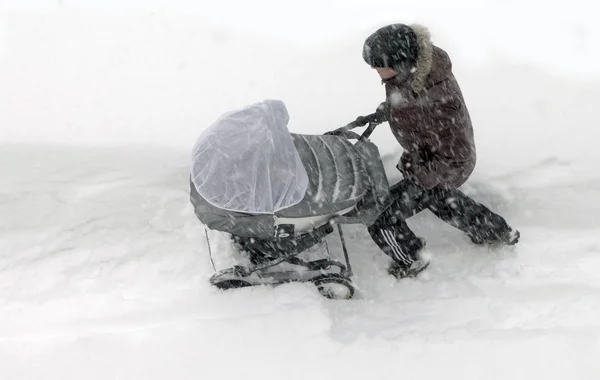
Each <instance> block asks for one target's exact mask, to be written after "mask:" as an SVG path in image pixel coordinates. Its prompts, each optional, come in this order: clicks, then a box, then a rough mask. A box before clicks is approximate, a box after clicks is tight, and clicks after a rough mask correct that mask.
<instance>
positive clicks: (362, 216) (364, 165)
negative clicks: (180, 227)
mask: <svg viewBox="0 0 600 380" xmlns="http://www.w3.org/2000/svg"><path fill="white" fill-rule="evenodd" d="M281 104H282V103H281ZM259 115H260V113H259ZM286 115H287V112H286ZM286 122H287V121H286ZM221 125H222V124H221ZM286 131H287V129H286ZM288 137H289V139H290V140H289V141H292V142H293V145H292V147H291V148H289V149H290V150H291V151H288V152H287V153H288V154H289V155H290V156H291V157H296V156H297V157H298V161H297V162H299V163H300V165H301V167H302V169H303V170H300V173H301V174H302V173H304V174H305V175H306V187H305V188H304V193H303V197H302V198H301V200H299V201H298V202H296V203H294V204H291V203H292V202H290V200H294V201H295V198H293V197H288V198H286V200H287V201H288V203H290V204H289V205H288V206H287V207H283V205H284V204H285V203H281V202H280V203H279V206H280V207H279V208H278V209H277V207H276V205H277V202H273V205H274V207H273V211H272V212H270V213H268V212H266V210H262V211H261V212H252V211H241V210H239V211H232V210H230V209H227V208H226V207H219V206H217V204H224V205H231V203H228V200H227V199H225V198H224V197H223V196H222V197H221V198H216V199H217V200H218V202H216V201H215V198H213V199H212V200H211V201H209V200H208V199H206V198H205V197H204V195H203V194H202V192H201V191H199V189H198V185H197V184H203V183H205V182H207V181H208V182H212V185H213V186H216V188H219V187H220V188H222V189H231V188H236V189H242V187H239V186H238V187H236V184H231V183H229V182H230V181H236V180H238V179H239V178H248V179H249V176H246V174H247V173H244V174H243V175H241V176H240V177H235V176H222V175H220V174H219V173H217V172H215V171H210V170H207V169H206V167H211V166H210V163H201V164H197V165H198V168H204V169H203V170H197V171H194V170H192V178H191V184H190V186H191V193H190V197H191V202H192V204H193V205H194V210H195V213H196V215H197V216H198V218H199V219H200V221H202V223H204V224H205V225H206V226H208V227H209V228H211V229H215V230H219V231H224V232H228V233H231V234H234V235H238V236H243V237H254V238H258V239H270V238H273V236H274V232H275V223H276V218H292V219H293V218H309V217H320V216H321V217H322V216H328V215H332V217H333V215H334V214H336V213H337V214H339V213H341V211H344V210H347V209H350V208H353V210H352V212H351V213H350V214H345V215H346V216H345V217H344V222H345V223H362V224H370V223H372V221H373V220H374V217H375V216H376V215H377V214H378V213H379V207H378V205H379V204H380V200H381V199H382V198H385V196H386V195H387V194H388V192H389V188H388V182H387V177H386V175H385V171H384V168H383V164H382V163H381V158H380V156H379V151H378V149H377V147H376V146H375V145H374V144H373V143H371V142H369V141H360V142H358V143H357V144H356V145H352V143H350V141H348V140H346V139H345V138H343V137H340V136H330V135H325V136H321V135H305V134H295V133H292V134H289V133H288ZM280 141H287V140H286V139H285V138H281V140H280ZM219 144H220V146H222V147H223V148H221V149H222V150H221V151H223V152H224V151H228V150H229V151H233V150H235V149H236V146H235V145H233V144H231V143H227V141H220V142H219ZM245 144H250V145H251V144H252V143H251V142H245ZM198 152H200V153H201V151H198ZM194 157H195V158H196V157H198V155H195V156H194ZM207 157H208V156H205V158H207ZM272 163H273V164H275V165H276V166H277V165H278V163H277V162H272ZM292 169H293V170H295V171H296V172H297V171H298V170H299V167H298V166H297V165H296V166H292ZM292 169H290V170H292ZM301 174H300V175H301ZM280 175H282V176H283V177H282V179H283V180H285V181H288V182H294V178H292V176H289V173H286V172H281V173H280ZM206 176H212V177H211V178H206ZM273 180H278V178H274V179H273ZM301 180H302V178H299V179H298V178H296V181H295V182H294V183H295V184H296V185H297V186H296V187H295V189H296V190H297V189H298V188H302V186H300V185H301V184H302V183H303V182H302V181H301ZM204 190H205V189H204ZM254 190H255V189H253V188H251V187H249V188H246V191H248V192H250V193H252V192H253V191H254ZM204 193H206V191H204ZM252 194H254V195H256V194H255V193H252ZM252 194H251V195H252ZM286 194H297V193H294V192H287V193H286ZM217 195H218V194H217ZM250 198H252V197H248V196H247V195H246V196H243V195H241V196H240V199H250ZM240 204H241V203H240ZM245 204H248V203H245ZM256 204H257V203H252V205H253V206H255V205H256ZM230 208H231V207H230Z"/></svg>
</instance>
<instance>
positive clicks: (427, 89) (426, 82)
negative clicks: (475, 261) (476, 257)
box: [363, 24, 520, 278]
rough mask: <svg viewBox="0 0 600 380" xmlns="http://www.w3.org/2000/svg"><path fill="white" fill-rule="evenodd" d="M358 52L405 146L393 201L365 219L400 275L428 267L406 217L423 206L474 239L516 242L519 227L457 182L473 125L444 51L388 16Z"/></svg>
mask: <svg viewBox="0 0 600 380" xmlns="http://www.w3.org/2000/svg"><path fill="white" fill-rule="evenodd" d="M363 59H364V60H365V61H366V63H367V64H368V65H370V66H371V68H373V69H375V70H376V71H377V73H378V74H379V76H380V78H381V81H382V84H384V85H385V91H386V100H385V102H383V103H382V104H381V105H380V106H379V107H377V112H379V113H380V114H382V115H383V117H382V118H383V120H385V121H387V122H388V124H389V126H390V129H391V131H392V133H393V135H394V136H395V138H396V139H397V140H398V142H399V143H400V145H401V146H402V148H403V153H402V156H401V158H400V161H399V163H398V165H397V169H398V170H399V171H400V172H401V173H402V177H403V179H402V180H401V181H400V182H398V183H397V184H395V185H394V186H392V187H391V188H390V195H391V199H392V203H391V205H390V206H389V207H388V208H386V211H385V212H383V213H382V214H381V216H380V217H379V218H378V219H377V221H376V222H375V223H374V224H373V225H371V226H370V227H369V229H368V230H369V234H370V235H371V237H372V239H373V241H374V242H375V243H376V244H377V245H378V246H379V247H380V249H382V250H383V251H384V252H385V253H386V254H387V255H388V256H390V257H391V258H392V259H393V261H392V264H391V266H390V267H389V269H388V272H389V273H390V274H391V275H394V276H395V277H397V278H404V277H414V276H416V275H417V274H418V273H420V272H421V271H423V270H424V269H425V268H427V267H428V265H429V261H427V260H425V259H424V258H423V257H422V255H421V254H422V251H423V248H424V246H425V240H424V239H423V238H420V237H417V236H416V235H415V234H414V232H413V231H411V229H410V228H409V227H408V225H407V224H406V219H408V218H409V217H411V216H413V215H415V214H417V213H419V212H421V211H423V210H425V209H428V210H430V211H431V212H432V213H433V214H434V215H436V216H437V217H438V218H440V219H441V220H443V221H445V222H447V223H449V224H450V225H452V226H454V227H456V228H458V229H459V230H461V231H463V232H465V233H466V234H467V235H468V236H469V238H470V239H471V240H472V242H473V243H476V244H493V243H500V244H507V245H512V244H516V243H517V242H518V240H519V237H520V233H519V231H517V230H514V229H512V228H511V227H510V226H509V225H508V224H507V222H506V220H505V219H504V218H503V217H501V216H499V215H497V214H495V213H494V212H492V211H491V210H490V209H488V208H487V207H486V206H484V205H482V204H481V203H478V202H476V201H474V200H473V199H471V198H469V197H468V196H466V195H465V194H464V193H463V192H461V191H460V190H459V189H458V188H459V187H460V186H461V185H462V184H464V183H465V181H467V179H468V178H469V177H470V175H471V173H472V172H473V169H474V168H475V163H476V149H475V142H474V135H473V126H472V123H471V118H470V116H469V111H468V109H467V106H466V104H465V100H464V97H463V94H462V92H461V89H460V86H459V84H458V82H457V80H456V78H455V77H454V75H453V72H452V61H451V59H450V57H449V55H448V54H447V53H446V52H445V51H444V50H442V49H441V48H440V47H438V46H436V45H434V44H433V43H432V42H431V37H430V33H429V30H428V29H427V28H426V27H424V26H422V25H410V26H409V25H405V24H392V25H387V26H384V27H381V28H380V29H378V30H376V31H375V32H374V33H373V34H371V35H370V36H369V37H368V38H367V39H366V40H365V42H364V45H363Z"/></svg>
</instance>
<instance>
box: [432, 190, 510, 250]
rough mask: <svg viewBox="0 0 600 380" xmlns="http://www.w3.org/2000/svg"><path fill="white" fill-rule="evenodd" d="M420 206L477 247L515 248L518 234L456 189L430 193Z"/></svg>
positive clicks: (489, 211)
mask: <svg viewBox="0 0 600 380" xmlns="http://www.w3.org/2000/svg"><path fill="white" fill-rule="evenodd" d="M423 202H424V204H425V205H426V206H427V208H428V209H429V210H430V211H431V212H433V213H434V214H435V215H436V216H437V217H438V218H440V219H442V220H443V221H445V222H446V223H448V224H450V225H452V226H454V227H456V228H458V229H459V230H461V231H463V232H465V233H466V234H467V235H468V236H469V237H470V238H471V240H472V241H473V242H474V243H476V244H483V243H496V242H501V243H504V244H516V243H517V241H518V239H519V232H518V231H516V230H514V231H513V230H512V228H511V227H510V226H509V225H508V223H506V220H504V218H503V217H501V216H500V215H498V214H495V213H494V212H492V211H491V210H490V209H488V208H487V207H485V206H484V205H482V204H481V203H478V202H476V201H474V200H473V199H471V198H469V197H468V196H466V195H465V194H464V193H463V192H461V191H459V190H457V189H435V188H434V189H431V190H428V191H427V192H426V195H425V196H424V197H423Z"/></svg>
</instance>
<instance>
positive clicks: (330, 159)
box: [276, 133, 369, 218]
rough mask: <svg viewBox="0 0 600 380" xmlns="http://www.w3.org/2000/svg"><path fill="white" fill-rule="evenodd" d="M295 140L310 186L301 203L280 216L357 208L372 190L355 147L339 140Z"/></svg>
mask: <svg viewBox="0 0 600 380" xmlns="http://www.w3.org/2000/svg"><path fill="white" fill-rule="evenodd" d="M292 137H293V138H294V145H295V146H296V149H297V150H298V154H299V155H300V159H301V160H302V163H303V164H304V167H305V168H306V171H307V173H308V179H309V185H308V188H307V191H306V195H305V197H304V199H302V201H301V202H299V203H297V204H296V205H294V206H291V207H288V208H285V209H282V210H280V211H278V212H277V213H276V215H277V216H281V217H288V218H289V217H296V218H297V217H307V216H319V215H328V214H332V213H336V212H339V211H341V210H344V209H347V208H349V207H352V206H354V205H356V203H357V202H358V201H359V200H360V199H361V198H362V197H363V196H364V195H365V193H366V192H367V190H368V189H369V175H368V173H367V170H366V168H365V165H364V163H363V161H362V160H361V158H360V156H359V155H358V154H357V152H356V150H355V149H354V147H353V145H352V144H351V143H350V142H349V141H348V140H346V139H343V138H340V137H338V136H319V135H302V134H295V133H293V134H292Z"/></svg>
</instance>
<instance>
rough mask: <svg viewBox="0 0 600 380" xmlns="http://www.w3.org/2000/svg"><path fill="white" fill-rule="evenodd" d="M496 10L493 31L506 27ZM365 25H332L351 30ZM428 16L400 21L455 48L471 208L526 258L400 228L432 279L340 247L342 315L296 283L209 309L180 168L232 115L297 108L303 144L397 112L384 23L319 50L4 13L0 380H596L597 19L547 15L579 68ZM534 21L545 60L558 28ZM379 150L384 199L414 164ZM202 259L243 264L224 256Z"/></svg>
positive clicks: (599, 210)
mask: <svg viewBox="0 0 600 380" xmlns="http://www.w3.org/2000/svg"><path fill="white" fill-rule="evenodd" d="M262 3H266V2H261V4H262ZM466 3H467V2H465V4H466ZM432 4H433V3H432ZM463 5H464V4H462V3H460V4H459V3H457V6H459V7H460V6H463ZM489 5H490V7H488V8H486V9H485V10H482V11H481V12H482V13H481V14H491V13H494V12H496V14H499V15H503V14H504V15H511V14H512V13H510V11H511V9H512V8H511V6H509V5H506V6H505V7H501V6H500V5H497V4H496V3H493V2H489ZM464 6H465V7H467V5H464ZM395 7H396V8H398V7H400V6H399V5H395ZM363 8H364V7H363ZM363 8H360V7H359V6H357V5H353V6H349V7H348V8H346V9H345V10H343V11H341V12H342V13H340V14H341V15H343V16H344V17H346V19H349V20H352V17H354V20H359V19H360V17H358V16H360V12H359V11H362V10H364V9H363ZM550 8H551V6H550V5H549V9H550ZM527 10H528V8H527V7H524V8H522V11H523V12H525V13H522V14H520V15H519V16H515V17H516V21H515V23H516V25H521V26H522V25H524V23H525V21H526V20H525V15H528V14H529V13H527V12H526V11H527ZM532 11H533V10H532ZM327 12H332V10H331V9H329V10H327ZM353 12H355V13H356V14H354V13H353ZM424 12H425V10H424V9H420V8H411V9H410V12H408V13H407V16H406V18H407V19H406V20H404V19H403V20H400V21H412V19H416V18H419V17H420V16H422V18H424V19H425V20H424V22H431V23H432V33H433V38H434V41H440V44H442V43H443V44H444V46H447V47H448V49H454V50H450V53H451V56H452V57H453V58H454V59H455V72H456V75H457V77H458V79H459V81H460V82H461V84H462V87H463V91H464V93H465V97H466V100H467V103H468V105H469V108H470V111H471V114H472V116H473V121H474V124H475V133H476V141H477V146H478V156H479V161H478V166H477V168H476V171H475V173H474V175H473V177H472V179H471V180H470V181H469V182H468V183H467V185H465V188H464V189H465V191H466V192H468V193H469V194H471V195H472V196H473V197H474V198H475V199H477V200H480V201H482V202H484V203H486V204H487V205H489V206H490V207H491V208H492V209H494V210H495V211H498V212H499V213H500V214H502V215H503V216H505V217H506V218H507V219H508V221H509V222H510V223H511V224H512V225H514V226H516V227H517V228H519V230H520V231H521V233H522V240H521V243H519V244H518V245H517V246H516V247H512V248H502V249H494V250H490V249H486V248H481V247H475V246H473V245H472V244H470V243H469V241H468V239H466V238H465V237H464V236H463V235H462V234H461V233H459V232H458V231H456V230H453V229H452V228H450V227H448V226H447V225H444V224H443V223H442V222H440V221H439V220H437V219H435V218H434V217H433V216H432V215H431V214H429V213H428V212H424V213H422V214H420V215H419V216H417V217H415V218H413V219H411V220H409V224H410V225H411V226H412V227H414V230H415V232H416V233H417V234H418V235H420V236H423V237H425V238H426V239H427V242H428V245H427V247H428V248H427V249H428V253H429V254H430V255H431V256H432V260H433V261H432V265H431V268H430V270H428V271H427V272H426V273H424V274H423V276H422V277H419V279H416V280H403V281H401V282H395V281H393V280H392V278H390V277H389V276H388V275H386V273H385V268H386V263H387V258H386V257H385V256H384V255H383V254H382V253H381V252H379V251H378V249H377V248H376V246H375V245H374V244H373V243H372V242H371V240H370V238H369V236H368V234H367V233H366V231H365V230H364V228H360V227H349V228H347V230H346V231H347V235H348V236H347V237H348V239H349V240H350V243H349V250H350V256H351V260H352V263H353V266H354V270H355V272H356V273H355V277H354V281H355V283H356V285H357V288H358V294H357V296H356V298H355V299H354V300H352V301H329V300H325V299H323V298H322V297H321V296H320V295H319V294H318V292H317V291H316V290H315V288H314V287H312V286H310V285H305V284H290V285H285V286H281V287H277V288H270V287H259V288H252V289H242V290H237V291H230V292H220V291H217V290H216V289H214V288H211V287H210V286H209V285H208V278H209V277H210V276H211V275H212V273H213V268H212V267H211V263H210V260H209V257H208V252H207V249H206V239H205V236H204V230H203V228H202V225H201V224H200V223H199V222H198V220H197V219H196V218H195V217H194V215H193V212H192V208H191V205H190V204H189V201H188V182H187V181H188V172H189V151H190V149H191V146H192V144H193V141H194V139H195V138H196V137H197V135H198V134H199V133H200V132H201V131H202V130H203V128H206V127H207V126H208V125H209V124H210V123H211V122H212V121H213V120H214V119H215V118H216V117H218V116H219V115H220V114H221V113H222V112H225V111H228V110H230V109H234V108H237V107H240V106H243V105H246V104H249V103H252V102H255V101H257V100H262V99H264V98H280V99H282V100H284V101H285V102H286V104H287V106H288V110H289V112H290V116H291V121H290V129H292V130H293V131H301V132H304V133H322V132H324V131H327V130H330V129H333V128H336V127H339V126H341V125H344V124H346V123H347V122H349V121H351V120H353V119H354V118H355V117H356V116H358V115H361V114H366V113H369V112H371V111H372V109H373V107H374V106H376V105H377V104H379V102H380V101H381V100H382V99H383V96H384V94H383V89H382V87H381V86H380V84H379V82H378V80H377V79H376V76H375V73H374V72H372V71H371V70H369V69H368V67H365V65H364V63H363V62H362V60H361V58H360V53H359V52H360V47H361V44H362V38H363V37H364V36H365V35H366V33H368V32H369V31H370V30H371V29H372V28H373V27H374V26H375V25H378V24H379V23H384V22H387V21H389V20H390V18H389V17H388V16H386V17H385V18H381V17H380V15H379V14H377V13H376V12H375V11H371V12H366V11H365V13H364V14H363V15H364V17H365V18H364V19H362V21H361V22H358V23H357V24H356V25H358V26H357V27H356V28H350V27H348V26H345V27H343V28H342V27H341V29H340V30H337V31H334V30H333V29H334V28H332V29H331V34H327V38H323V40H322V41H320V40H319V39H318V33H317V31H314V32H313V34H312V35H308V34H307V36H306V39H304V40H303V39H302V38H301V37H302V36H301V35H297V34H292V32H293V31H286V33H287V34H286V33H283V34H281V35H272V36H271V37H270V38H266V37H265V35H266V34H267V32H268V28H267V26H266V24H264V22H266V21H265V20H268V18H263V19H261V20H262V21H263V23H262V24H261V25H260V27H257V28H256V31H255V33H256V34H252V33H250V32H249V31H248V30H242V29H243V28H242V26H240V29H238V28H237V27H236V28H234V27H232V26H227V25H225V24H221V25H210V24H208V23H205V22H203V21H202V20H204V19H203V18H202V17H201V16H200V15H199V14H193V13H191V14H188V15H185V16H184V15H181V14H178V13H162V12H151V13H148V12H141V11H118V12H117V11H110V10H96V11H89V10H87V11H86V10H78V11H77V10H73V9H65V10H61V11H52V10H46V11H38V12H33V11H22V10H21V11H11V12H8V13H7V14H5V15H4V17H3V18H2V22H3V33H2V34H1V36H3V38H4V44H3V47H2V52H3V53H2V56H1V61H0V125H1V128H0V144H1V145H0V173H2V175H1V176H0V374H1V376H0V377H1V378H2V379H19V380H21V379H40V378H43V379H82V378H85V379H116V378H136V379H165V378H169V379H171V378H173V379H198V378H209V377H218V378H225V379H236V378H240V377H243V378H251V379H307V378H311V379H333V378H344V379H346V378H347V379H365V378H369V379H388V378H396V377H407V378H419V379H439V378H440V377H444V378H451V379H531V378H544V379H561V380H563V379H597V378H598V377H600V364H598V363H597V361H596V360H597V358H598V357H599V356H600V340H599V339H600V324H599V322H598V320H599V318H600V275H598V273H600V219H599V217H598V215H600V170H599V169H598V165H599V164H600V153H599V151H598V149H596V145H597V141H596V140H597V138H598V136H599V133H598V132H597V130H596V128H597V126H598V125H599V122H600V116H599V114H598V112H597V100H598V99H599V98H600V82H599V80H600V79H598V74H600V71H594V67H596V68H597V67H600V66H594V65H595V63H597V62H598V61H597V60H596V59H598V57H596V56H595V55H594V54H595V53H593V51H592V50H590V49H591V48H590V46H591V45H593V43H594V42H595V41H597V39H596V38H597V37H598V34H597V30H596V29H594V26H593V24H592V23H588V22H587V20H586V18H587V17H588V15H587V13H585V12H582V13H581V15H580V16H581V17H579V18H575V17H571V16H572V15H571V14H570V13H564V14H558V13H556V15H557V16H556V18H555V20H561V21H562V22H564V23H565V24H564V25H565V28H566V30H568V31H569V32H568V33H566V34H560V33H559V34H557V35H559V36H561V38H562V39H560V38H559V39H555V41H558V42H561V43H563V46H564V49H563V50H562V52H566V53H569V54H571V56H570V57H572V60H569V59H566V61H567V62H565V60H564V59H563V60H561V61H558V60H554V59H551V58H550V54H548V55H545V53H543V52H542V51H546V50H547V49H546V50H544V49H545V48H546V47H548V46H547V41H546V40H544V42H540V46H541V47H539V51H538V50H536V49H537V48H531V49H529V50H528V49H527V48H526V46H527V43H528V40H527V38H525V37H524V36H523V34H522V33H521V34H520V33H518V32H517V31H516V29H518V28H516V29H513V30H512V32H511V33H508V32H507V33H506V34H504V37H505V38H506V39H510V40H511V41H512V43H509V42H507V41H506V40H505V39H502V38H500V37H498V36H500V33H498V34H497V35H496V34H494V33H495V32H494V30H495V29H494V26H497V24H498V23H499V22H498V21H495V23H496V24H494V25H490V27H489V28H487V29H483V31H482V32H481V34H476V33H475V34H474V33H467V32H466V30H467V27H475V26H480V27H483V26H484V25H486V20H485V19H481V18H480V19H477V20H476V21H472V20H471V19H472V17H471V18H470V17H468V14H465V13H464V12H463V13H461V12H459V11H454V12H456V13H455V14H456V15H457V17H459V16H458V15H462V18H460V17H459V18H458V19H461V20H463V21H464V24H463V27H464V28H463V29H460V28H459V29H460V30H457V29H456V28H454V24H453V23H452V22H451V21H450V19H449V18H443V17H442V15H443V13H444V12H443V9H440V10H438V12H434V13H432V14H430V16H425V13H424ZM473 12H474V10H473ZM329 14H331V13H329ZM553 14H554V13H553ZM559 16H560V17H559ZM321 17H323V18H317V20H316V21H315V22H316V24H315V29H318V30H325V29H324V28H325V26H326V25H328V22H329V23H332V22H333V21H331V20H332V19H331V18H327V17H324V16H321ZM336 20H337V21H336V22H338V23H339V25H346V24H345V23H344V21H342V20H343V19H342V18H341V16H340V19H336ZM377 20H379V21H377ZM382 20H383V21H382ZM454 20H457V19H456V18H455V19H454ZM469 20H471V21H469ZM517 21H518V22H517ZM538 21H539V22H540V24H539V25H538V26H539V30H537V31H535V32H531V33H533V36H532V37H531V38H533V39H535V38H537V37H538V36H539V35H540V34H542V31H543V30H549V29H545V28H547V27H548V25H547V24H550V23H549V21H543V20H538ZM487 22H492V21H487ZM469 23H471V24H469ZM521 32H522V30H521ZM490 36H497V37H496V38H495V39H493V41H494V43H492V44H491V45H493V47H490V46H489V45H486V44H484V43H483V42H484V41H483V37H490ZM582 36H583V37H582ZM490 38H491V37H490ZM520 38H523V40H522V41H521V40H520ZM286 41H287V42H286ZM340 41H342V42H340ZM517 41H520V42H521V44H518V43H517ZM469 46H479V47H485V46H487V49H488V50H486V48H482V49H480V50H478V52H475V51H474V50H471V49H470V48H469ZM452 51H455V53H454V54H453V53H452ZM532 51H533V53H532ZM538 53H539V54H538ZM566 53H565V54H566ZM569 62H573V63H572V65H571V64H569ZM583 76H587V77H588V78H590V79H589V80H587V81H583V80H582V77H583ZM373 141H375V142H376V143H377V144H378V145H379V146H380V147H381V150H382V152H383V153H384V154H385V157H386V167H387V168H389V169H390V170H389V176H390V178H391V179H392V180H393V179H394V178H396V177H397V175H396V173H395V172H394V170H393V167H394V165H395V161H396V160H397V158H398V155H399V153H400V151H399V149H398V148H397V147H396V145H395V143H394V142H393V141H391V135H390V133H389V130H388V129H387V126H386V125H383V126H380V127H379V129H378V130H377V131H376V132H375V134H374V135H373ZM211 238H212V242H213V244H214V246H213V250H216V251H217V252H220V253H224V254H227V253H228V252H230V250H231V246H230V245H229V242H228V240H227V239H226V238H225V237H223V236H221V235H220V234H218V233H216V232H215V233H212V234H211Z"/></svg>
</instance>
